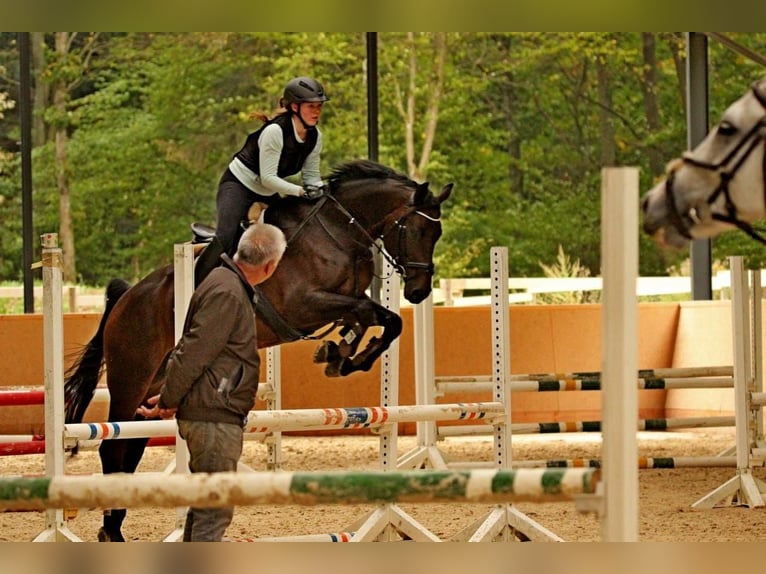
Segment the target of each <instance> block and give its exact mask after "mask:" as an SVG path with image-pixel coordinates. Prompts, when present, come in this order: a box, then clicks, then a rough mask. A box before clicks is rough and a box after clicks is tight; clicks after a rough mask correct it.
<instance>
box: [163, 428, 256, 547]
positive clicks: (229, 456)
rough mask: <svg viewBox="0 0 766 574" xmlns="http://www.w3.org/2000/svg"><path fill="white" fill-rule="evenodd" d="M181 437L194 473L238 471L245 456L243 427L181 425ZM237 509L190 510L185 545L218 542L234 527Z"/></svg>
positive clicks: (185, 531) (179, 431)
mask: <svg viewBox="0 0 766 574" xmlns="http://www.w3.org/2000/svg"><path fill="white" fill-rule="evenodd" d="M178 433H179V434H180V435H181V437H182V438H183V439H184V440H185V441H186V446H187V447H188V449H189V470H190V471H191V472H226V471H236V470H237V462H238V461H239V457H240V456H241V455H242V427H240V426H239V425H234V424H227V423H211V422H202V421H189V420H179V421H178ZM233 516H234V507H233V506H232V507H228V508H190V509H189V511H188V512H187V514H186V523H185V525H184V537H183V539H184V542H218V541H220V540H221V539H222V538H223V533H224V532H225V531H226V528H227V527H228V526H229V524H231V519H232V517H233Z"/></svg>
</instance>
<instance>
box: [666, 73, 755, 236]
mask: <svg viewBox="0 0 766 574" xmlns="http://www.w3.org/2000/svg"><path fill="white" fill-rule="evenodd" d="M751 91H752V93H753V95H754V96H755V99H756V100H758V103H759V104H761V107H763V108H765V109H766V100H765V99H764V95H763V94H761V93H760V92H759V91H758V90H757V89H756V88H755V86H753V87H752V89H751ZM764 140H766V116H764V117H762V118H761V119H760V120H759V121H758V122H756V123H755V125H753V127H752V128H750V130H749V131H748V132H747V133H746V134H745V136H744V137H743V138H742V139H741V140H740V141H739V142H737V145H735V146H734V148H733V149H732V150H731V151H730V152H729V153H728V154H726V156H725V157H724V158H723V159H722V160H721V161H719V162H716V163H712V162H705V161H702V160H698V159H695V158H694V157H692V156H691V155H690V154H688V153H687V154H684V155H683V156H682V158H681V161H683V162H684V163H686V164H689V165H692V166H694V167H698V168H701V169H706V170H709V171H715V172H718V177H719V183H718V187H716V189H714V190H713V193H711V194H710V196H709V197H708V198H707V204H708V205H712V204H713V203H715V201H716V200H717V199H718V197H719V196H721V195H723V196H724V199H725V207H726V213H725V214H721V213H713V214H712V218H713V219H714V220H716V221H721V222H724V223H729V224H731V225H734V226H736V227H738V228H739V229H741V230H742V231H744V232H745V233H747V234H748V235H749V236H750V237H752V238H753V239H755V240H757V241H760V242H761V243H764V244H766V238H764V237H763V236H762V235H761V234H759V233H758V232H757V231H756V230H755V229H753V227H752V225H750V224H749V223H747V222H746V221H742V220H741V219H740V218H739V217H738V216H737V206H736V205H735V204H734V201H732V199H731V193H730V191H729V182H730V181H731V180H732V179H733V178H734V176H735V174H736V173H737V171H739V168H740V167H742V164H744V162H745V160H746V159H747V158H748V157H749V156H750V154H751V153H752V152H753V150H755V148H756V147H757V146H758V145H759V144H760V143H763V142H764ZM763 170H764V192H765V193H766V152H765V153H764V157H763ZM675 171H676V170H672V171H670V173H669V174H668V176H667V179H666V182H665V202H666V207H667V210H668V216H669V219H670V222H671V223H672V224H673V226H674V227H675V228H676V230H677V231H678V232H679V233H680V234H681V235H683V236H684V237H686V238H687V239H690V240H691V239H694V238H693V237H692V235H691V232H690V229H691V227H692V226H693V225H696V224H698V223H700V222H701V219H700V217H699V215H698V213H697V209H696V208H695V207H691V208H689V210H688V211H687V212H686V213H681V212H679V210H678V207H677V203H676V198H675V191H674V185H673V182H674V178H675Z"/></svg>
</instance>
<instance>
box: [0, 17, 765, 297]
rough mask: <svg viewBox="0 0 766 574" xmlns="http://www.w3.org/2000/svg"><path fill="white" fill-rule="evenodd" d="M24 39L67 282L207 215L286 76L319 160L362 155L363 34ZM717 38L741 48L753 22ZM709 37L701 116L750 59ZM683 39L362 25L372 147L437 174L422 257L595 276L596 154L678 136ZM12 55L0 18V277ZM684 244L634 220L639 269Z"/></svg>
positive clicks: (11, 167)
mask: <svg viewBox="0 0 766 574" xmlns="http://www.w3.org/2000/svg"><path fill="white" fill-rule="evenodd" d="M34 37H35V38H36V39H37V40H38V44H37V45H36V47H37V48H38V50H37V52H36V54H38V56H36V57H35V62H36V65H35V70H34V72H33V73H34V77H35V93H34V95H35V122H36V123H35V125H36V130H35V133H36V136H35V149H34V155H33V170H34V225H35V233H36V234H37V233H40V232H43V231H58V232H59V233H60V234H61V236H62V238H63V239H66V238H67V237H70V238H71V241H72V244H71V246H70V247H69V248H67V244H66V242H64V243H63V245H64V247H65V251H67V254H68V255H69V256H70V257H71V267H67V273H69V274H70V277H67V279H69V280H77V281H82V282H85V283H89V284H105V283H106V282H107V281H108V280H109V279H110V278H111V277H112V276H122V277H125V278H128V279H130V280H135V279H137V278H139V277H141V276H142V275H144V274H146V273H147V272H148V271H150V270H151V269H153V268H154V267H156V266H157V265H159V264H160V263H162V262H167V261H169V260H170V258H171V253H172V251H171V246H172V244H173V243H176V242H180V241H185V240H187V239H188V237H189V232H188V225H189V223H190V222H191V221H193V220H201V221H206V222H209V223H213V221H214V217H215V213H214V210H215V190H216V184H217V180H218V177H219V176H220V173H221V172H222V170H223V169H224V167H225V166H226V164H227V162H228V160H229V158H230V157H231V155H232V154H233V153H234V152H235V151H236V149H237V148H238V146H240V145H241V144H242V142H243V141H244V137H245V135H246V134H247V133H248V132H249V131H252V130H253V129H256V128H257V127H258V125H259V124H258V122H257V120H253V119H251V117H250V115H249V114H250V113H251V112H253V111H257V110H261V111H265V112H271V111H272V110H273V109H275V108H276V106H277V103H278V100H279V96H280V93H281V90H282V87H283V86H284V83H285V82H286V81H287V80H288V79H289V78H291V77H293V76H296V75H311V76H314V77H317V78H318V79H320V80H321V81H322V82H323V83H324V84H325V87H326V89H327V91H328V94H329V95H330V97H331V101H330V102H329V103H328V104H327V105H326V107H325V111H324V114H323V117H322V129H323V131H324V133H325V136H326V137H325V141H326V145H325V153H324V156H323V166H322V167H323V170H324V171H325V172H329V170H330V169H331V168H332V166H334V165H335V164H337V163H340V162H342V161H346V160H349V159H353V158H358V157H364V156H365V155H366V154H367V133H366V128H367V86H366V74H365V35H364V34H362V33H356V34H340V33H248V34H245V33H212V32H205V33H160V34H149V33H123V34H115V33H110V34H106V33H102V34H95V33H92V34H85V33H77V34H75V33H71V34H65V33H59V34H54V33H46V34H37V35H35V36H34ZM735 38H736V39H737V40H738V41H740V42H742V43H744V44H746V45H747V46H749V47H750V48H751V49H752V50H754V51H758V50H759V48H760V47H761V46H762V45H763V42H764V40H766V35H763V34H751V35H744V34H739V35H736V36H735ZM41 42H42V45H41V44H40V43H41ZM710 46H711V58H710V59H711V74H710V88H711V102H710V103H711V121H715V120H716V118H717V115H718V114H719V113H720V112H721V111H722V110H723V108H724V107H725V105H728V103H729V102H731V101H733V100H734V99H736V98H737V97H738V96H739V95H740V94H741V93H742V92H743V91H744V89H745V87H746V86H747V85H748V84H749V82H750V81H752V80H754V79H756V78H757V77H759V76H760V75H761V74H762V70H761V68H760V67H759V66H758V65H756V64H752V63H750V62H749V61H748V60H747V59H745V58H743V57H742V56H740V55H737V54H734V53H733V52H731V51H730V50H728V49H727V48H725V47H723V46H722V45H720V44H718V43H716V42H714V41H711V43H710ZM683 49H684V42H683V35H681V34H667V33H663V34H655V33H608V34H607V33H555V34H554V33H510V34H497V33H492V34H490V33H411V34H398V33H381V34H379V95H380V101H379V106H380V110H379V111H380V113H379V125H380V145H379V150H380V160H381V161H382V162H383V163H386V164H388V165H391V166H392V167H395V168H397V169H399V170H401V171H404V172H407V173H408V174H409V175H410V176H411V177H413V178H415V179H418V180H429V181H431V182H432V183H433V185H434V186H441V185H443V184H444V183H446V182H448V181H454V182H455V183H456V187H455V192H454V193H453V196H452V198H451V200H450V202H449V205H447V206H445V212H446V213H445V234H444V237H443V239H442V240H441V241H440V243H439V246H438V250H437V263H438V264H437V269H438V273H439V274H440V275H441V276H458V275H463V276H470V275H487V274H488V269H487V267H488V261H487V259H488V258H487V256H486V254H487V250H488V248H489V246H491V245H507V246H508V247H509V253H510V258H511V261H510V268H511V273H512V274H513V275H539V274H540V270H541V264H544V265H551V264H553V263H555V261H556V260H557V257H559V246H561V248H562V249H563V251H564V253H566V254H567V255H569V256H571V257H572V258H576V259H577V260H579V262H580V264H581V265H582V266H583V267H585V268H587V269H588V270H589V272H590V274H591V275H598V274H599V273H600V270H599V267H600V261H599V258H600V229H599V214H600V208H599V201H600V198H599V193H600V191H599V190H600V172H601V168H602V167H603V166H606V165H635V166H639V167H640V168H641V181H642V187H643V188H644V189H648V187H649V186H650V185H651V184H652V182H653V180H654V178H656V177H657V176H658V175H660V174H661V171H662V170H663V169H664V163H665V162H666V161H668V160H669V159H671V158H672V157H674V156H676V155H677V154H678V153H679V152H680V151H681V150H683V149H684V148H685V141H686V127H685V118H684V102H683V94H684V86H683V82H684V81H685V80H684V77H683V57H684V53H683ZM16 70H17V52H16V46H15V34H9V33H0V114H1V115H0V220H1V221H2V224H3V234H2V235H0V280H20V279H21V206H20V195H21V190H20V178H19V174H18V161H19V159H18V152H19V150H18V143H17V142H18V139H19V131H18V120H17V118H16V113H15V110H14V109H13V108H12V107H9V106H12V105H13V103H14V102H15V100H16V99H17V95H18V84H17V79H18V78H17V71H16ZM66 199H68V207H67V205H66V202H65V200H66ZM67 213H68V215H67ZM748 241H749V240H747V239H746V238H743V237H741V236H740V235H737V234H729V235H727V236H726V237H724V238H722V239H721V240H717V241H716V242H715V251H714V254H715V256H716V257H726V256H727V255H729V254H733V253H737V252H740V253H741V252H743V250H748V252H749V253H750V254H751V257H757V254H758V250H757V249H754V248H753V247H752V246H750V245H749V244H748ZM686 256H687V254H686V253H675V254H674V253H667V252H660V251H659V250H657V249H656V248H655V247H654V245H653V244H651V242H649V241H648V239H647V238H645V237H643V236H642V237H641V258H640V265H641V269H640V271H641V273H642V274H644V275H660V274H664V273H666V272H667V269H668V268H670V267H672V266H674V265H677V264H679V263H680V262H681V261H682V260H683V259H685V258H686Z"/></svg>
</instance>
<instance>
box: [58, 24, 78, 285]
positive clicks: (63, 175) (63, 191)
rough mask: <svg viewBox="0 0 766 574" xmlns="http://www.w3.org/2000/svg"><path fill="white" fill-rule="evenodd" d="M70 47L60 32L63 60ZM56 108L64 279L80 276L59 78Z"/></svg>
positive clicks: (63, 94)
mask: <svg viewBox="0 0 766 574" xmlns="http://www.w3.org/2000/svg"><path fill="white" fill-rule="evenodd" d="M68 50H69V33H68V32H56V55H57V56H58V57H59V58H61V59H62V60H63V59H64V58H66V56H67V52H68ZM52 89H53V107H54V109H55V112H56V123H55V124H54V142H55V146H56V160H55V161H56V188H57V189H58V193H59V239H60V240H61V251H62V263H63V276H64V281H68V282H74V281H76V279H77V273H76V268H75V252H74V228H73V225H72V211H71V206H70V195H69V174H68V168H67V149H66V146H67V140H68V136H67V122H66V102H67V85H66V83H65V81H64V80H62V79H57V80H55V81H54V83H53V88H52Z"/></svg>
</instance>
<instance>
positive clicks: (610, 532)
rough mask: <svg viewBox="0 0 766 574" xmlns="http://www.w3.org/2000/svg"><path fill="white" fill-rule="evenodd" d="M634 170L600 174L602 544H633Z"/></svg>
mask: <svg viewBox="0 0 766 574" xmlns="http://www.w3.org/2000/svg"><path fill="white" fill-rule="evenodd" d="M638 203H639V202H638V169H637V168H634V167H622V168H604V169H603V170H602V172H601V267H602V271H601V272H602V275H603V295H602V298H603V299H602V311H601V313H602V328H601V331H602V346H601V365H602V368H601V372H602V373H603V391H602V393H603V395H602V396H603V402H602V420H603V430H602V440H603V443H602V453H603V456H602V458H603V470H604V484H603V486H604V499H603V508H602V510H603V515H602V517H601V530H602V540H603V541H604V542H636V541H638V467H637V465H636V460H637V459H638V438H637V436H636V427H637V425H638V389H637V387H636V385H633V384H625V381H630V380H632V379H633V378H634V377H635V376H636V371H637V363H638V358H637V355H638V348H637V345H638V319H637V317H638V299H637V296H636V280H637V275H638Z"/></svg>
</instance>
